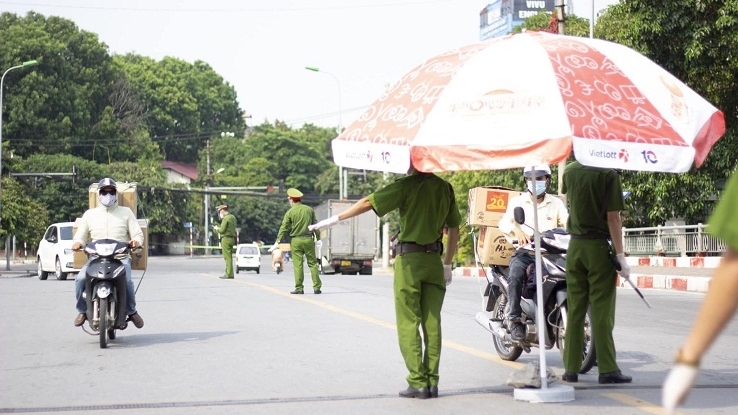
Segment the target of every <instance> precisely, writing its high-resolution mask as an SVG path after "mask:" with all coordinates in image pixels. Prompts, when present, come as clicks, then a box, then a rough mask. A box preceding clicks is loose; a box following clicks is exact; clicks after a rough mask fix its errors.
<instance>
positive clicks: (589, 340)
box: [556, 306, 597, 374]
mask: <svg viewBox="0 0 738 415" xmlns="http://www.w3.org/2000/svg"><path fill="white" fill-rule="evenodd" d="M566 311H567V310H566V306H564V307H562V308H561V312H562V313H566ZM556 327H559V329H557V330H556V347H558V348H559V351H561V357H562V358H563V357H564V344H565V341H566V327H564V320H563V318H562V316H561V314H559V317H558V318H557V319H556ZM560 327H564V328H563V330H562V329H560ZM582 347H583V348H582V367H581V368H580V369H579V373H581V374H585V373H587V372H589V371H590V370H591V369H592V368H593V367H594V365H595V363H597V353H596V351H595V345H594V336H593V335H592V306H589V307H587V314H585V315H584V344H583V346H582Z"/></svg>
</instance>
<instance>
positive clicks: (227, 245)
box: [215, 205, 236, 280]
mask: <svg viewBox="0 0 738 415" xmlns="http://www.w3.org/2000/svg"><path fill="white" fill-rule="evenodd" d="M217 209H218V216H219V217H220V226H219V227H217V228H215V231H216V232H218V235H219V236H220V249H221V251H223V259H224V260H225V274H223V275H221V276H220V278H221V279H224V280H229V279H233V278H234V275H233V245H234V244H235V243H236V217H235V216H233V215H232V214H230V213H228V206H226V205H220V206H218V207H217Z"/></svg>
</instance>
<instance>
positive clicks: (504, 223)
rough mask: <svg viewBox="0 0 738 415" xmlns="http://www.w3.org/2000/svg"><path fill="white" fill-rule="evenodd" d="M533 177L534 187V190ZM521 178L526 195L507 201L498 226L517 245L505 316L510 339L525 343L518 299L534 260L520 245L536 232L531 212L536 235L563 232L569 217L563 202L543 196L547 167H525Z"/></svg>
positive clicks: (548, 173) (529, 239) (547, 175)
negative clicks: (519, 216)
mask: <svg viewBox="0 0 738 415" xmlns="http://www.w3.org/2000/svg"><path fill="white" fill-rule="evenodd" d="M534 177H535V179H536V187H533V178H534ZM523 178H524V179H525V184H526V187H527V188H528V191H527V192H526V193H523V194H521V195H519V196H515V197H514V198H512V199H511V200H510V203H508V205H507V210H506V211H505V214H504V215H503V216H502V219H500V223H499V225H498V227H499V228H500V231H501V232H502V233H504V234H505V235H506V236H508V237H509V238H512V239H516V240H517V241H518V247H519V248H518V249H517V250H516V251H515V253H514V254H513V256H512V258H511V259H510V267H509V273H508V275H509V277H510V278H509V286H508V292H509V294H510V296H509V298H508V301H509V304H510V307H509V309H510V313H509V315H508V319H509V321H510V337H512V339H513V340H517V341H521V340H525V335H526V333H525V325H524V324H523V321H522V320H521V318H522V313H523V309H522V308H521V307H520V295H521V293H522V290H523V285H524V284H525V280H526V278H527V271H528V267H529V266H530V265H531V264H533V263H535V256H534V255H532V253H531V252H530V251H529V250H528V249H525V248H523V245H525V244H527V243H528V242H530V241H531V238H532V237H533V229H536V228H535V226H534V225H535V223H534V222H533V220H534V219H535V217H534V216H533V209H536V210H537V211H538V232H545V231H547V230H550V229H553V228H564V227H566V220H567V218H568V217H569V211H568V210H567V209H566V206H565V205H564V202H563V201H562V200H561V199H559V198H558V197H556V196H554V195H550V194H548V193H546V189H547V188H548V185H549V184H550V183H551V168H550V167H548V166H546V165H543V166H540V167H533V166H528V167H526V168H524V169H523ZM534 206H535V207H534ZM516 207H522V208H523V211H524V212H525V225H527V226H522V225H520V224H518V223H517V222H515V219H514V216H513V212H514V211H515V208H516Z"/></svg>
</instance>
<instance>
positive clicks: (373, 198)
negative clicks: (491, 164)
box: [368, 172, 461, 245]
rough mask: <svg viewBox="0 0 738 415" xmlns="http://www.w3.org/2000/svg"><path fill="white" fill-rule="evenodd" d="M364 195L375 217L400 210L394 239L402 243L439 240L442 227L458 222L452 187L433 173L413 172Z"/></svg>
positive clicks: (455, 224) (451, 225) (455, 225)
mask: <svg viewBox="0 0 738 415" xmlns="http://www.w3.org/2000/svg"><path fill="white" fill-rule="evenodd" d="M368 198H369V201H370V202H371V204H372V207H373V208H374V212H376V214H377V216H380V217H381V216H384V215H386V214H387V213H389V212H391V211H393V210H395V209H399V210H400V235H399V237H398V238H399V239H398V240H399V241H402V242H415V243H417V244H421V245H425V244H429V243H433V242H436V241H440V240H441V238H442V236H443V228H444V226H447V227H450V228H455V227H457V226H459V224H460V223H461V215H460V214H459V209H458V208H457V207H456V199H455V197H454V189H453V187H451V185H450V184H449V183H448V182H446V181H445V180H443V179H441V178H440V177H438V176H436V175H435V174H430V173H418V172H416V173H414V174H412V175H410V176H407V177H403V178H401V179H398V180H396V181H395V182H394V183H392V184H389V185H387V186H385V187H384V188H382V189H380V190H378V191H376V192H374V193H372V194H371V195H369V196H368ZM431 200H432V201H433V203H429V201H431Z"/></svg>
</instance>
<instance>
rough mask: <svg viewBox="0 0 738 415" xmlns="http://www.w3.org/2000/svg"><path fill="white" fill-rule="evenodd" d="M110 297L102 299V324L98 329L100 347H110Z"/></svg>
mask: <svg viewBox="0 0 738 415" xmlns="http://www.w3.org/2000/svg"><path fill="white" fill-rule="evenodd" d="M108 325H109V324H108V299H107V298H101V299H100V325H99V326H98V331H99V332H100V348H101V349H104V348H106V347H108Z"/></svg>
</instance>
